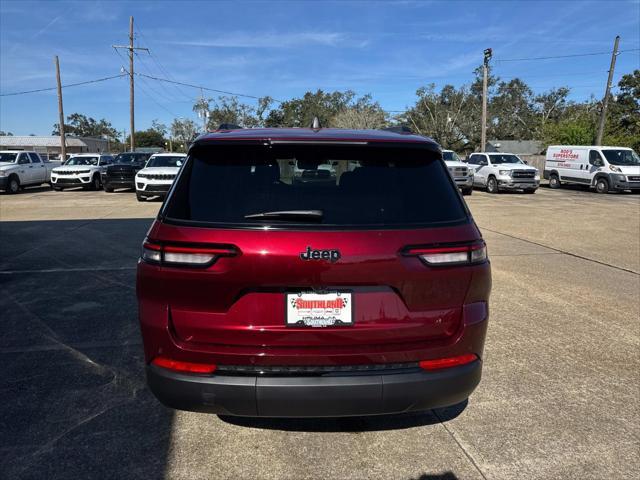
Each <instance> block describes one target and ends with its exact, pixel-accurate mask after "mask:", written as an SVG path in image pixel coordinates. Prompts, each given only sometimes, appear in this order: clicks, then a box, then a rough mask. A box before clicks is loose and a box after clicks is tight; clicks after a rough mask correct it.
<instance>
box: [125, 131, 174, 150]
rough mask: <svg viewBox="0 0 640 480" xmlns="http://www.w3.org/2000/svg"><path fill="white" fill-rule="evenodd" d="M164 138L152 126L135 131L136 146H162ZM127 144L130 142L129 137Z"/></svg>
mask: <svg viewBox="0 0 640 480" xmlns="http://www.w3.org/2000/svg"><path fill="white" fill-rule="evenodd" d="M164 142H165V139H164V137H163V136H162V134H160V132H158V131H157V130H154V129H153V128H149V129H147V130H141V131H138V132H136V148H152V147H156V148H164ZM126 143H127V144H130V143H131V138H129V137H127V142H126Z"/></svg>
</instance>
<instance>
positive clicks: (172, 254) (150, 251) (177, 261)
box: [141, 240, 238, 267]
mask: <svg viewBox="0 0 640 480" xmlns="http://www.w3.org/2000/svg"><path fill="white" fill-rule="evenodd" d="M237 254H238V251H237V249H235V248H234V247H232V246H226V245H210V246H209V245H207V246H191V245H176V244H161V243H155V242H152V241H149V240H146V241H145V242H144V243H143V244H142V255H141V257H142V260H143V261H145V262H147V263H155V264H158V265H166V266H192V267H207V266H209V265H212V264H213V263H214V262H215V261H216V260H217V259H218V258H220V257H233V256H236V255H237Z"/></svg>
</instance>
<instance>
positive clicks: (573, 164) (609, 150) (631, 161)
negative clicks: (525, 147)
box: [544, 145, 640, 193]
mask: <svg viewBox="0 0 640 480" xmlns="http://www.w3.org/2000/svg"><path fill="white" fill-rule="evenodd" d="M544 178H546V179H548V180H549V186H550V187H551V188H560V185H562V184H563V183H573V184H579V185H589V186H590V187H595V189H596V192H598V193H607V192H609V191H612V190H640V157H638V154H637V153H636V152H634V151H633V150H632V149H630V148H626V147H586V146H565V145H552V146H550V147H549V148H547V157H546V162H545V167H544Z"/></svg>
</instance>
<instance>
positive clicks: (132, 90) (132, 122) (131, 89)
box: [111, 17, 149, 152]
mask: <svg viewBox="0 0 640 480" xmlns="http://www.w3.org/2000/svg"><path fill="white" fill-rule="evenodd" d="M111 46H112V47H113V48H126V49H127V50H129V130H130V131H131V133H130V136H129V138H130V140H131V151H132V152H133V151H134V149H135V146H136V142H135V131H136V130H135V118H134V117H135V108H134V104H135V102H134V97H135V88H134V81H133V75H134V72H133V54H134V53H135V51H136V50H144V51H145V52H147V53H149V49H148V48H142V47H134V46H133V17H129V45H111Z"/></svg>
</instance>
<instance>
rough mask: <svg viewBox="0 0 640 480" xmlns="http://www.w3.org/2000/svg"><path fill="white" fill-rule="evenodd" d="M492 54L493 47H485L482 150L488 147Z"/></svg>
mask: <svg viewBox="0 0 640 480" xmlns="http://www.w3.org/2000/svg"><path fill="white" fill-rule="evenodd" d="M491 55H492V51H491V49H490V48H487V49H485V51H484V61H483V63H482V134H481V137H480V151H481V152H484V151H485V149H486V148H487V82H488V76H489V72H488V70H489V60H491Z"/></svg>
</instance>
